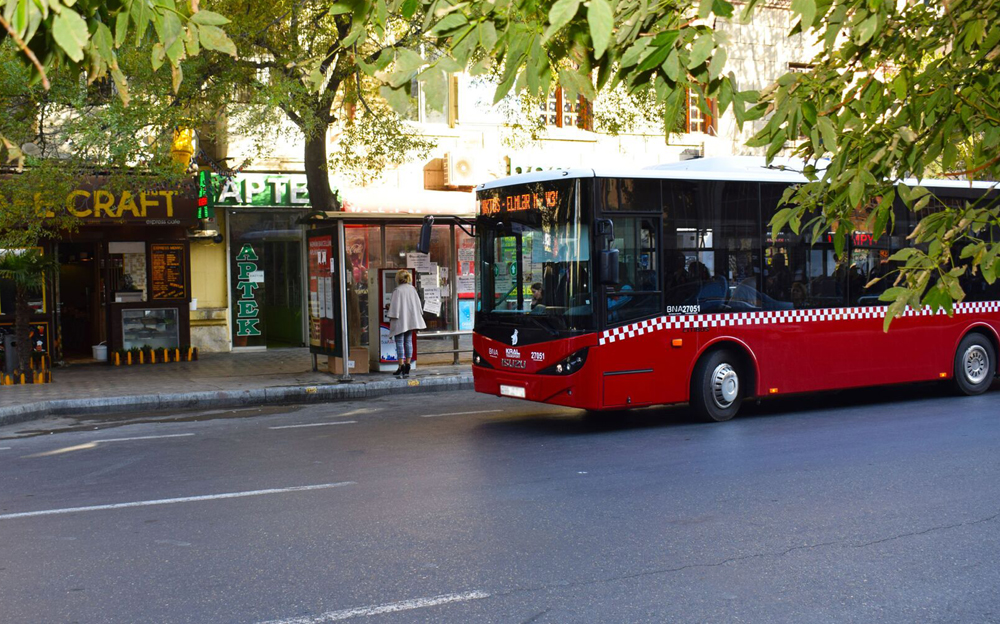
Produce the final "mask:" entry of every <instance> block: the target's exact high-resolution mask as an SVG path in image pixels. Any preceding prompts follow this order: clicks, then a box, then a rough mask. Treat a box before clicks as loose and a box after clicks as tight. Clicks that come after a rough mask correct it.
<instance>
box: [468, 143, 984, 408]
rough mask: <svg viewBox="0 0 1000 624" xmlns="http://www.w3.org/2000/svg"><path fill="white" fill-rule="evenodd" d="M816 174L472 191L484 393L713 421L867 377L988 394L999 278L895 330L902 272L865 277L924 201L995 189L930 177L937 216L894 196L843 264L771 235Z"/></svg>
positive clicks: (577, 178)
mask: <svg viewBox="0 0 1000 624" xmlns="http://www.w3.org/2000/svg"><path fill="white" fill-rule="evenodd" d="M804 181H805V178H803V177H802V176H801V175H800V174H798V173H795V172H792V171H790V170H779V169H776V168H767V167H765V166H764V163H763V159H755V158H722V159H698V160H693V161H686V162H682V163H677V164H672V165H663V166H658V167H653V168H649V169H640V170H635V171H631V172H624V173H623V172H602V171H599V170H590V169H587V170H568V171H547V172H536V173H529V174H525V175H519V176H515V177H511V178H506V179H502V180H498V181H495V182H490V183H487V184H484V185H482V186H480V187H478V188H477V204H478V207H479V214H478V216H477V221H476V236H477V239H478V240H477V242H478V245H477V254H478V257H477V265H478V266H477V269H478V270H477V271H476V277H477V282H478V283H477V302H476V322H475V333H474V337H473V346H474V349H475V353H474V355H473V371H474V378H475V388H476V390H477V391H479V392H483V393H487V394H494V395H499V396H509V397H517V398H522V399H527V400H531V401H540V402H545V403H552V404H558V405H566V406H572V407H578V408H583V409H587V410H612V409H623V408H631V407H639V406H648V405H663V404H672V403H685V402H689V403H690V404H691V406H692V407H693V408H694V410H695V411H696V412H697V414H698V415H699V416H700V417H702V418H704V419H706V420H709V421H724V420H728V419H730V418H732V417H733V416H734V415H735V414H736V412H737V410H738V409H739V407H740V404H741V402H742V401H743V400H744V399H747V398H760V397H768V396H776V395H778V396H780V395H787V394H793V393H803V392H814V391H821V390H832V389H840V388H852V387H859V386H872V385H880V384H900V383H907V382H918V381H927V380H938V379H948V380H951V382H952V383H953V384H954V385H955V387H956V388H957V389H958V390H959V391H961V392H963V393H965V394H979V393H982V392H985V391H986V390H987V389H988V388H989V387H990V385H991V384H992V382H993V380H994V377H995V376H996V373H997V353H998V351H1000V281H998V282H997V283H995V284H993V285H992V286H991V285H988V284H986V282H985V281H984V280H982V279H976V278H971V277H969V276H967V277H966V278H965V281H964V282H963V287H964V288H965V291H966V293H967V298H966V300H965V301H964V302H962V303H959V304H957V305H956V307H955V313H954V315H953V316H951V317H949V316H947V315H946V314H944V313H938V314H933V315H932V314H930V313H929V310H928V309H924V310H921V311H915V310H909V311H908V312H907V313H906V314H905V316H903V317H902V318H898V319H896V320H895V321H894V322H893V323H892V326H891V328H890V330H889V332H888V333H885V332H883V331H882V323H883V317H884V314H885V306H884V305H883V304H882V303H881V302H879V295H880V294H881V293H882V292H883V291H884V290H885V289H886V288H887V287H889V286H890V285H891V282H892V278H890V279H888V280H882V281H880V282H878V283H877V284H876V285H874V286H872V287H870V288H869V287H867V284H868V283H869V282H870V281H871V280H872V279H873V278H874V277H878V276H880V275H884V274H887V273H889V272H891V271H892V269H893V266H892V263H891V262H890V261H889V257H890V256H891V255H892V254H893V253H894V252H895V251H896V250H898V249H900V248H902V247H904V246H906V245H908V244H909V242H908V241H907V238H906V237H907V235H908V234H909V233H911V232H912V231H913V229H914V227H915V226H916V223H917V221H919V219H920V218H921V217H922V216H924V215H925V214H927V211H929V210H936V209H937V210H939V209H941V207H942V206H944V205H947V204H949V203H950V202H964V201H966V200H968V199H974V198H981V197H983V195H984V193H988V192H990V191H989V190H988V189H991V188H992V185H987V184H984V183H976V184H972V185H970V184H969V183H968V182H965V183H959V182H953V181H924V182H923V186H925V187H927V188H929V189H931V191H932V192H933V193H934V194H935V196H936V198H937V199H936V200H935V201H934V202H932V204H931V205H930V206H929V207H928V208H927V209H925V210H924V211H922V212H921V213H920V214H916V215H913V214H910V211H909V210H907V209H906V207H905V206H903V205H902V204H901V203H900V204H899V205H897V206H895V207H894V217H895V226H894V228H893V231H892V233H891V235H888V234H887V235H884V236H882V237H881V238H879V239H878V240H874V237H873V236H871V235H870V234H865V233H864V232H862V231H858V232H856V233H855V235H854V236H853V237H852V238H851V240H850V241H849V242H848V248H847V252H846V254H844V256H842V257H840V258H838V257H837V255H836V254H835V253H834V245H833V242H832V235H831V234H827V235H825V236H823V237H822V238H821V239H820V240H817V241H813V240H812V239H811V235H810V233H808V232H803V233H802V234H801V235H795V234H793V233H792V232H791V231H790V230H786V231H784V232H782V233H781V234H780V235H779V236H778V237H777V238H776V239H772V237H771V233H770V228H769V227H768V222H769V221H770V219H771V216H772V215H773V214H774V212H775V210H776V209H777V207H778V204H779V200H780V198H781V196H782V193H783V192H784V191H785V189H786V188H788V186H789V185H792V184H797V183H802V182H804ZM864 217H865V215H863V214H861V215H858V226H860V225H861V224H863V222H864ZM989 234H992V235H993V236H994V237H997V236H1000V233H998V232H996V231H994V232H991V233H990V232H988V233H987V235H989ZM994 240H996V238H994Z"/></svg>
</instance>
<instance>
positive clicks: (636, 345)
mask: <svg viewBox="0 0 1000 624" xmlns="http://www.w3.org/2000/svg"><path fill="white" fill-rule="evenodd" d="M611 222H612V224H613V232H614V233H613V241H612V243H611V244H612V246H613V248H614V249H617V250H618V262H619V264H618V283H617V284H614V285H604V286H602V287H601V288H602V289H603V297H602V299H603V301H604V306H603V316H604V323H605V327H607V328H609V329H612V328H616V327H622V326H626V325H631V324H634V323H637V322H641V321H643V320H647V319H653V318H656V317H657V316H659V315H660V314H662V299H663V292H662V286H661V275H662V266H661V258H660V255H661V254H660V253H659V252H660V232H661V231H662V227H663V226H662V218H661V217H660V216H659V215H644V216H636V217H618V216H616V217H614V218H612V219H611ZM666 351H667V349H666V336H665V334H664V332H648V333H646V332H644V333H642V334H639V335H638V336H636V337H633V338H630V339H629V340H625V341H622V342H621V343H620V346H619V347H618V348H615V349H609V350H607V352H606V353H607V355H606V357H609V358H610V359H609V360H606V361H605V366H604V367H603V373H602V374H603V384H604V389H603V392H604V405H605V406H607V407H613V406H621V407H628V406H636V405H648V404H653V403H660V402H663V401H664V398H663V397H662V396H661V393H660V392H659V390H660V389H661V388H662V386H663V383H662V375H663V374H664V372H665V371H664V370H663V368H664V358H663V354H664V353H665V352H666Z"/></svg>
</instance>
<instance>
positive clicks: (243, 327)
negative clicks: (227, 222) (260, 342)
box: [236, 244, 260, 336]
mask: <svg viewBox="0 0 1000 624" xmlns="http://www.w3.org/2000/svg"><path fill="white" fill-rule="evenodd" d="M258 260H259V258H258V257H257V252H255V251H254V250H253V245H250V244H246V245H243V247H242V248H241V249H240V253H239V254H238V255H237V256H236V269H237V271H238V273H237V277H236V279H237V284H236V290H237V291H239V292H238V294H239V301H237V302H236V306H237V311H236V335H237V336H260V319H259V318H258V315H259V314H260V306H259V305H257V296H256V293H255V291H256V290H257V289H258V288H260V282H258V281H255V280H254V274H255V273H256V272H257V261H258Z"/></svg>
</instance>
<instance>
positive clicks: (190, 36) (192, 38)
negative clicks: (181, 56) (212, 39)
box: [184, 24, 201, 56]
mask: <svg viewBox="0 0 1000 624" xmlns="http://www.w3.org/2000/svg"><path fill="white" fill-rule="evenodd" d="M184 44H185V45H186V46H187V53H188V56H198V52H200V51H201V46H199V45H198V25H197V24H188V27H187V32H186V33H185V36H184Z"/></svg>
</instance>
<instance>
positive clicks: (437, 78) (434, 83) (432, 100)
mask: <svg viewBox="0 0 1000 624" xmlns="http://www.w3.org/2000/svg"><path fill="white" fill-rule="evenodd" d="M421 77H422V78H423V89H424V98H425V101H426V102H427V106H428V107H429V108H430V109H431V110H435V111H443V110H444V102H445V96H446V95H447V94H448V81H447V79H446V77H445V73H444V72H443V71H441V70H440V69H438V68H436V67H431V68H428V69H427V70H426V71H424V72H423V73H422V74H421Z"/></svg>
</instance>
